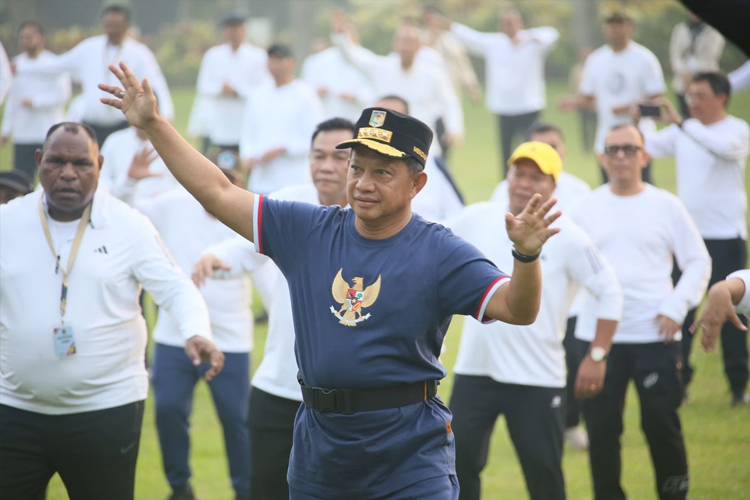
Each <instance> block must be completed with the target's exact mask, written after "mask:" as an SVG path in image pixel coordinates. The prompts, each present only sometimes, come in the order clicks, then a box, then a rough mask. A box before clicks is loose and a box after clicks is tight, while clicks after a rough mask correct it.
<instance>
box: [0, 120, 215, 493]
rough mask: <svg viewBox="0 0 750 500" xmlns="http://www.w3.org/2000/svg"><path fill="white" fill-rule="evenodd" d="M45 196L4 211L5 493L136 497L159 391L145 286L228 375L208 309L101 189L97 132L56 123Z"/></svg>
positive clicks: (43, 173) (42, 168)
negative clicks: (150, 412) (154, 389)
mask: <svg viewBox="0 0 750 500" xmlns="http://www.w3.org/2000/svg"><path fill="white" fill-rule="evenodd" d="M36 161H37V164H38V165H39V180H40V183H41V185H42V187H43V188H44V190H43V191H39V192H36V193H33V194H30V195H27V196H25V197H23V198H20V199H18V200H14V201H12V202H10V203H8V204H7V205H3V206H2V207H0V282H2V287H0V345H2V349H0V401H2V404H0V433H1V435H0V463H2V467H0V491H2V495H3V498H34V499H36V498H44V492H45V491H46V489H47V484H48V483H49V480H50V478H51V477H52V476H53V475H54V474H55V473H58V474H59V475H60V478H61V479H62V481H63V483H64V484H65V487H66V489H67V491H68V493H69V495H70V498H71V499H73V500H97V499H101V498H107V499H116V500H132V498H133V489H134V483H135V464H136V459H137V457H138V447H139V440H140V434H141V422H142V419H143V408H144V400H145V399H146V397H147V396H148V374H147V373H146V369H145V364H144V357H145V350H146V349H145V347H146V337H147V331H146V322H145V321H144V320H143V317H142V316H141V308H140V306H139V304H138V295H139V294H140V291H141V287H142V286H143V287H145V288H146V290H148V292H149V293H150V294H151V295H152V296H153V297H154V299H155V301H156V303H157V304H158V305H159V306H160V307H162V308H164V309H165V310H169V311H171V312H172V313H173V314H174V315H175V316H176V317H177V318H179V320H178V326H177V329H178V331H179V332H180V334H181V341H182V346H184V347H185V350H186V352H187V353H188V355H189V357H190V358H191V360H192V363H193V364H194V365H198V364H199V363H200V359H201V358H204V360H208V359H206V358H209V357H210V360H211V362H212V366H211V367H210V369H209V370H208V371H207V373H206V378H208V379H211V378H212V377H214V376H215V375H217V374H218V372H219V371H221V365H222V363H223V355H222V354H221V352H219V351H218V349H216V346H215V345H214V344H213V343H212V342H211V341H210V340H209V339H210V338H211V330H210V326H209V320H208V313H207V312H206V306H205V304H204V302H203V300H202V298H201V296H200V294H199V293H198V291H197V290H196V289H195V287H194V286H193V285H192V283H190V281H189V280H188V278H187V277H186V276H185V275H184V274H182V273H181V272H180V270H179V269H178V268H177V267H176V266H175V265H174V263H173V261H172V258H171V257H170V255H169V254H168V253H167V252H166V251H165V249H164V247H163V245H162V244H161V243H160V239H159V235H158V233H157V232H156V230H155V229H154V227H153V226H152V225H151V224H150V223H149V222H148V220H146V218H145V217H144V216H143V215H141V214H139V213H138V212H136V211H135V210H133V209H131V208H130V207H128V206H127V205H125V204H124V203H122V202H120V201H119V200H116V199H114V198H113V197H112V196H111V195H109V194H107V193H105V192H101V191H99V192H97V191H96V185H97V181H98V177H99V171H100V170H101V167H102V163H103V158H102V157H101V155H99V150H98V147H97V143H96V135H95V134H94V132H93V130H91V128H90V127H87V126H85V125H81V124H77V123H61V124H57V125H54V126H53V127H52V128H51V129H50V131H49V133H48V135H47V138H46V140H45V143H44V146H43V148H42V149H41V150H37V152H36Z"/></svg>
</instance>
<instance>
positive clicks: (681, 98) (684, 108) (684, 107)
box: [675, 94, 690, 120]
mask: <svg viewBox="0 0 750 500" xmlns="http://www.w3.org/2000/svg"><path fill="white" fill-rule="evenodd" d="M675 97H677V104H678V105H679V106H680V115H682V118H683V119H684V120H687V119H688V118H690V108H689V107H688V104H687V100H686V99H685V94H675Z"/></svg>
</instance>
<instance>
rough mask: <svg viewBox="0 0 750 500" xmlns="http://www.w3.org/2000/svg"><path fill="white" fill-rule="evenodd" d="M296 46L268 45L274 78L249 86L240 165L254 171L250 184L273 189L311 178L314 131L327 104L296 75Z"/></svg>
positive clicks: (264, 190)
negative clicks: (270, 82)
mask: <svg viewBox="0 0 750 500" xmlns="http://www.w3.org/2000/svg"><path fill="white" fill-rule="evenodd" d="M294 67H295V60H294V55H293V54H292V50H291V49H290V48H289V47H288V46H287V45H284V44H281V43H276V44H273V45H271V46H270V47H269V48H268V70H269V72H270V73H271V76H272V77H273V81H274V84H273V85H270V86H267V87H263V88H259V89H257V90H255V91H253V92H250V94H249V96H248V98H247V102H246V104H245V111H244V118H243V120H242V134H241V137H240V158H241V160H242V168H243V169H245V170H249V171H250V179H249V181H248V188H249V189H250V190H251V191H252V192H254V193H261V194H264V193H272V192H274V191H278V190H279V189H281V188H283V187H286V186H292V185H295V184H309V183H310V170H309V168H308V164H307V154H308V152H309V151H310V142H309V141H310V135H311V134H312V133H313V130H315V125H316V124H317V123H318V122H319V121H320V120H321V119H322V117H323V105H322V104H321V102H320V98H319V97H318V95H317V94H316V93H315V90H313V88H312V87H310V86H309V85H308V84H306V83H305V82H303V81H301V80H297V79H296V78H295V76H294Z"/></svg>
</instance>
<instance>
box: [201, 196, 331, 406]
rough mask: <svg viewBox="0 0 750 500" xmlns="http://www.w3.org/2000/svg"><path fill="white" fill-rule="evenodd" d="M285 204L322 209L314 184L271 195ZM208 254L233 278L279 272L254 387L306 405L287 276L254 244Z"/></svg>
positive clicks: (237, 243)
mask: <svg viewBox="0 0 750 500" xmlns="http://www.w3.org/2000/svg"><path fill="white" fill-rule="evenodd" d="M269 196H270V197H271V198H274V199H277V200H284V201H297V202H302V203H310V204H313V205H320V201H319V198H318V192H317V190H316V189H315V186H313V185H311V184H307V185H299V186H291V187H287V188H284V189H282V190H280V191H277V192H275V193H271V195H269ZM204 254H214V255H216V256H217V257H218V258H220V259H221V260H223V261H224V262H226V263H227V264H229V265H230V266H231V267H232V270H231V271H229V275H230V276H237V275H239V274H242V273H246V272H249V273H251V275H253V274H254V273H255V272H257V271H258V270H259V269H261V268H263V267H266V268H267V267H268V266H270V267H271V268H273V269H275V270H276V274H277V276H276V280H275V282H274V287H273V300H272V301H271V304H272V305H271V308H270V310H269V311H268V336H267V337H266V345H265V350H264V351H263V360H262V361H261V363H260V366H258V369H257V370H256V371H255V375H253V379H252V382H251V383H252V385H253V386H254V387H257V388H258V389H260V390H262V391H264V392H267V393H269V394H273V395H274V396H278V397H280V398H286V399H291V400H294V401H302V392H301V391H300V388H299V382H298V381H297V372H298V368H297V360H296V358H295V354H294V321H293V317H292V305H291V302H290V300H289V284H288V283H287V281H286V279H285V278H284V275H283V274H281V271H279V270H278V268H277V267H276V264H274V263H273V261H271V260H270V259H269V258H268V257H266V256H265V255H262V254H259V253H257V252H256V251H255V245H254V244H253V242H251V241H248V240H246V239H245V238H242V237H236V238H233V239H231V240H228V241H225V242H223V243H220V244H218V245H214V246H212V247H210V248H208V249H207V250H206V251H205V252H204Z"/></svg>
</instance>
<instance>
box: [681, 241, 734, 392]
mask: <svg viewBox="0 0 750 500" xmlns="http://www.w3.org/2000/svg"><path fill="white" fill-rule="evenodd" d="M703 241H704V242H705V243H706V248H707V249H708V253H709V255H711V260H712V261H713V265H712V268H711V281H710V284H709V286H711V285H713V284H714V283H716V282H717V281H721V280H723V279H726V277H727V275H729V274H731V273H732V272H734V271H738V270H740V269H745V265H746V263H747V243H746V242H745V240H743V239H742V238H734V239H731V240H703ZM675 275H676V278H677V279H679V273H678V272H677V271H676V272H675ZM740 319H742V322H743V323H744V324H745V325H747V318H745V317H744V316H740ZM694 320H695V309H693V310H691V311H689V312H688V314H687V316H686V317H685V323H684V324H683V325H682V358H683V359H684V360H685V362H684V364H683V365H682V376H683V381H684V383H685V385H686V386H687V385H688V384H689V383H690V382H691V381H692V380H693V373H694V372H695V370H694V368H693V366H692V365H691V364H690V353H691V352H692V347H693V334H692V333H690V331H689V330H688V328H690V325H692V324H693V321H694ZM721 354H722V357H723V359H724V373H726V376H727V380H729V387H730V389H731V390H732V393H734V394H743V393H744V392H745V389H747V381H748V348H747V332H743V331H742V330H739V329H737V328H736V327H735V326H734V325H732V324H731V323H725V324H724V326H723V327H722V328H721Z"/></svg>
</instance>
